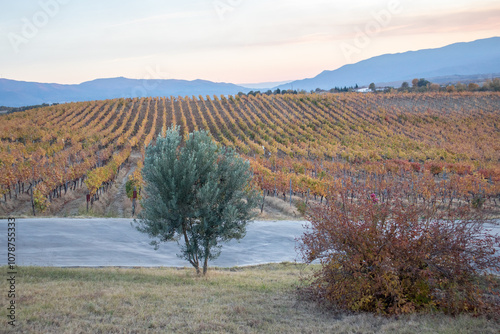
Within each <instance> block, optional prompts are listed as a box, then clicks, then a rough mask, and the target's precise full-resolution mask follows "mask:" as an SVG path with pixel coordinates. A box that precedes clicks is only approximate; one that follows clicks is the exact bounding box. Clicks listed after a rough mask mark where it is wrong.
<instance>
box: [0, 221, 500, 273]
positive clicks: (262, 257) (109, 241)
mask: <svg viewBox="0 0 500 334" xmlns="http://www.w3.org/2000/svg"><path fill="white" fill-rule="evenodd" d="M131 221H132V220H131V219H121V218H120V219H117V218H112V219H101V218H96V219H72V218H36V219H31V218H30V219H16V222H15V234H16V242H15V257H16V265H36V266H55V267H67V266H88V267H94V266H127V267H128V266H144V267H155V266H165V267H184V266H187V267H189V266H190V264H189V263H188V262H187V261H186V260H183V259H181V258H179V257H178V256H177V255H176V254H177V253H179V246H178V245H177V243H176V242H169V243H163V244H161V246H160V249H158V250H156V251H155V250H154V247H153V246H151V245H150V244H149V243H150V241H151V239H149V238H148V236H147V235H146V234H143V233H140V232H138V231H137V230H136V229H135V228H134V227H132V226H131V224H130V223H131ZM306 224H308V223H307V222H304V221H302V222H299V221H255V222H252V223H250V224H249V225H248V227H247V234H246V236H245V238H243V239H242V240H241V241H240V242H237V241H231V242H229V243H227V244H225V245H223V247H222V253H221V255H220V257H219V258H218V259H217V260H215V261H211V262H210V266H218V267H232V266H244V265H254V264H262V263H276V262H282V261H297V262H300V257H299V256H298V254H297V252H296V250H295V246H296V241H295V239H296V238H298V237H300V236H301V235H302V234H303V232H304V225H306ZM7 227H8V226H7V220H0V265H6V264H7V262H8V260H7V232H8V231H7ZM488 228H489V229H491V232H490V233H492V234H497V235H498V234H500V226H499V225H488Z"/></svg>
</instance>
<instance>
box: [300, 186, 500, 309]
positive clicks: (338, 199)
mask: <svg viewBox="0 0 500 334" xmlns="http://www.w3.org/2000/svg"><path fill="white" fill-rule="evenodd" d="M347 193H349V194H353V193H355V192H354V190H349V191H348V192H347V191H346V192H342V194H340V195H337V196H334V195H332V196H331V198H332V199H333V200H332V201H330V204H329V205H328V206H316V207H314V208H312V209H311V210H310V211H309V214H308V218H309V220H310V221H311V226H310V227H309V228H308V230H307V231H306V233H305V234H304V235H303V236H302V237H301V239H300V245H299V250H300V252H301V255H302V257H303V259H304V260H305V261H306V262H308V263H310V262H312V261H314V260H319V261H320V263H321V265H322V267H321V270H319V271H317V272H315V273H314V274H313V277H312V283H311V286H310V289H311V291H312V292H313V293H314V295H315V296H316V297H317V298H319V299H320V300H323V301H328V302H331V303H333V304H334V305H336V306H338V307H340V308H343V309H348V310H354V311H369V312H376V313H381V314H401V313H412V312H415V311H430V310H442V311H444V312H446V313H452V314H455V313H460V312H472V313H476V314H477V313H482V312H486V311H488V310H494V309H495V308H498V302H496V303H497V304H495V302H488V299H487V297H486V296H485V292H484V289H483V288H481V287H480V286H479V284H478V279H479V278H481V282H483V283H484V282H486V286H487V287H488V288H489V289H490V290H491V291H490V293H493V290H492V283H493V282H494V278H493V277H492V276H491V275H489V274H492V273H496V274H498V273H499V272H500V259H499V257H498V255H495V247H499V246H500V238H499V237H498V236H496V237H494V236H492V235H490V234H488V233H489V232H488V231H487V230H485V228H484V223H485V220H484V218H483V217H482V216H481V213H480V212H478V211H477V210H471V208H469V207H463V208H460V209H456V210H455V211H449V212H441V213H440V212H437V211H436V210H435V209H434V208H433V207H431V206H423V205H421V204H419V205H415V204H408V203H405V202H404V201H403V200H402V199H401V198H402V196H401V197H395V199H393V200H392V201H390V202H385V203H379V201H378V199H377V198H376V197H375V195H373V194H371V196H370V193H368V192H366V191H363V190H359V189H358V190H357V192H356V193H355V194H356V195H357V196H356V200H354V201H351V199H350V198H347V195H346V194H347ZM483 283H482V284H483ZM483 285H484V284H483Z"/></svg>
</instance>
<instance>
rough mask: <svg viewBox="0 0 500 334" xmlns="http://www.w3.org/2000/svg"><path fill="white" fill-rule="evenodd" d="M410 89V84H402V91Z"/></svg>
mask: <svg viewBox="0 0 500 334" xmlns="http://www.w3.org/2000/svg"><path fill="white" fill-rule="evenodd" d="M409 88H410V85H409V84H408V82H406V81H404V82H403V83H402V84H401V90H408V89H409Z"/></svg>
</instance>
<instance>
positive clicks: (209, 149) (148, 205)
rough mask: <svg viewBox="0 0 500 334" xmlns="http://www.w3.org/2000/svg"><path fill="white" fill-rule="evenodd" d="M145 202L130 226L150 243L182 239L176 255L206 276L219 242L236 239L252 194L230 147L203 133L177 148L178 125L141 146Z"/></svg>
mask: <svg viewBox="0 0 500 334" xmlns="http://www.w3.org/2000/svg"><path fill="white" fill-rule="evenodd" d="M142 174H143V179H144V181H145V187H144V192H145V194H146V195H145V198H144V199H143V200H142V201H141V203H142V206H143V210H142V212H141V213H140V216H139V218H140V220H139V221H137V220H134V222H135V224H136V228H137V229H138V230H139V231H141V232H143V233H147V234H148V235H149V236H150V237H152V238H157V240H154V241H153V242H152V243H151V244H152V245H154V246H155V248H158V247H159V243H160V242H167V241H179V240H182V241H183V245H182V246H181V255H180V256H181V257H183V258H185V259H186V260H188V261H189V263H191V265H192V266H193V267H194V268H195V269H196V272H197V273H198V274H199V273H200V262H201V263H202V265H203V274H206V272H207V267H208V260H213V259H215V258H217V257H218V256H219V254H220V249H221V247H222V246H221V243H223V242H226V241H229V240H231V239H241V238H243V237H244V235H245V231H246V225H247V222H248V221H249V220H250V219H251V218H252V213H251V210H252V209H253V208H255V207H256V206H257V196H258V195H257V193H256V192H255V191H254V190H252V188H251V187H250V186H249V182H250V180H251V179H252V173H251V170H250V165H249V163H248V162H247V161H245V160H243V159H242V158H240V157H239V156H237V155H236V153H235V152H234V151H233V150H231V149H226V148H224V147H218V146H217V144H216V143H215V142H214V141H213V140H212V139H211V138H210V136H209V134H208V133H207V132H205V131H200V132H198V131H195V132H193V133H191V134H189V137H188V139H187V140H186V142H185V143H184V144H183V143H182V136H181V135H180V134H179V127H178V126H177V127H175V128H170V129H168V130H167V131H166V134H165V137H162V136H161V135H160V136H158V139H157V141H156V145H154V146H152V145H149V146H148V147H147V148H146V157H145V161H144V167H143V170H142Z"/></svg>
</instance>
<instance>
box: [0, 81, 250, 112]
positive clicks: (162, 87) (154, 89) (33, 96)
mask: <svg viewBox="0 0 500 334" xmlns="http://www.w3.org/2000/svg"><path fill="white" fill-rule="evenodd" d="M249 90H250V89H248V88H245V87H240V86H237V85H233V84H230V83H215V82H211V81H206V80H193V81H187V80H174V79H168V80H163V79H143V80H140V79H127V78H123V77H120V78H109V79H96V80H92V81H87V82H83V83H81V84H78V85H61V84H56V83H39V82H25V81H16V80H8V79H0V105H4V106H9V107H20V106H28V105H38V104H42V103H49V104H52V103H64V102H78V101H91V100H105V99H114V98H120V97H142V96H168V95H173V96H176V95H187V94H195V95H198V94H204V95H205V94H210V95H214V94H215V95H220V94H237V93H238V92H248V91H249Z"/></svg>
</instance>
